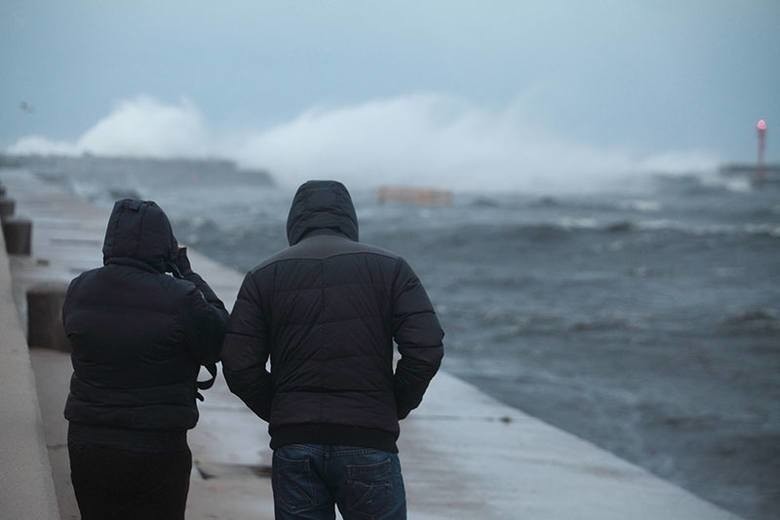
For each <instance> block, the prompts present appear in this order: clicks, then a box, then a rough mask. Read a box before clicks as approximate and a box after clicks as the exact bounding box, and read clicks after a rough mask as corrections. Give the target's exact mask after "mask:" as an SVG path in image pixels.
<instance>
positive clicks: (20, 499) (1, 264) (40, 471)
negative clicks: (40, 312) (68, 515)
mask: <svg viewBox="0 0 780 520" xmlns="http://www.w3.org/2000/svg"><path fill="white" fill-rule="evenodd" d="M0 384H1V385H2V394H1V395H0V518H3V519H6V518H7V519H9V520H10V519H25V520H39V519H40V520H59V518H60V514H59V510H58V506H57V496H56V494H55V490H54V482H53V480H52V473H51V464H50V463H49V455H48V451H47V449H46V438H45V436H44V429H43V421H42V420H41V412H40V409H39V407H38V394H37V391H36V387H35V375H34V374H33V368H32V363H31V362H30V353H29V350H28V348H27V340H26V339H25V335H24V331H23V330H22V327H21V324H20V321H19V314H18V313H17V309H16V305H15V304H14V299H13V288H12V280H11V271H10V266H9V260H8V255H7V254H6V245H5V239H4V237H3V234H2V233H0Z"/></svg>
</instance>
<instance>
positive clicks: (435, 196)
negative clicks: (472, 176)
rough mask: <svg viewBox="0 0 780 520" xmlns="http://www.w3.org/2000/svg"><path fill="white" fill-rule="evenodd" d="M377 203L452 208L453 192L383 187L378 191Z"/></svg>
mask: <svg viewBox="0 0 780 520" xmlns="http://www.w3.org/2000/svg"><path fill="white" fill-rule="evenodd" d="M377 201H379V203H380V204H386V203H388V202H397V203H401V204H412V205H415V206H451V205H452V192H451V191H448V190H437V189H432V188H411V187H403V186H382V187H380V188H379V190H377Z"/></svg>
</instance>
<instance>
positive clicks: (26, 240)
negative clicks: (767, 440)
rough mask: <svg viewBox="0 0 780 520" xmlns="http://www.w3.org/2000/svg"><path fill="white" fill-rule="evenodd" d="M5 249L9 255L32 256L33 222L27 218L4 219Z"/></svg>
mask: <svg viewBox="0 0 780 520" xmlns="http://www.w3.org/2000/svg"><path fill="white" fill-rule="evenodd" d="M2 225H3V237H4V238H5V250H6V252H7V253H8V254H9V255H25V256H30V253H31V252H32V222H31V221H30V220H28V219H26V218H18V217H8V218H5V219H3V224H2Z"/></svg>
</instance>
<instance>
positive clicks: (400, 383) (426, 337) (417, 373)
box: [393, 259, 444, 419]
mask: <svg viewBox="0 0 780 520" xmlns="http://www.w3.org/2000/svg"><path fill="white" fill-rule="evenodd" d="M393 337H394V339H395V342H396V343H397V344H398V352H399V353H400V354H401V359H400V360H399V361H398V364H397V365H396V369H395V380H394V387H395V400H396V406H397V409H398V418H399V419H403V418H405V417H406V416H407V415H409V412H411V411H412V410H414V409H415V408H417V406H419V405H420V402H421V401H422V398H423V394H424V393H425V390H426V389H427V388H428V384H429V383H430V382H431V379H433V376H434V375H435V374H436V372H437V371H438V369H439V365H440V364H441V359H442V357H443V356H444V346H443V345H442V340H443V339H444V331H443V330H442V328H441V326H440V325H439V320H438V318H437V317H436V313H435V312H434V310H433V305H431V301H430V299H429V298H428V294H427V293H426V292H425V289H424V288H423V286H422V284H421V283H420V280H419V278H417V275H415V274H414V271H412V268H411V267H409V264H407V263H406V261H405V260H403V259H400V260H399V265H398V267H397V275H396V277H395V280H394V283H393Z"/></svg>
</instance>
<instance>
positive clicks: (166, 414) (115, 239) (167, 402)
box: [62, 199, 228, 432]
mask: <svg viewBox="0 0 780 520" xmlns="http://www.w3.org/2000/svg"><path fill="white" fill-rule="evenodd" d="M177 253H178V244H177V243H176V239H175V238H174V236H173V232H172V230H171V225H170V223H169V221H168V218H167V217H166V216H165V213H163V211H162V209H160V208H159V207H158V206H157V205H156V204H155V203H154V202H142V201H137V200H131V199H125V200H121V201H118V202H117V203H116V204H115V206H114V210H113V212H112V213H111V217H110V219H109V221H108V227H107V229H106V239H105V243H104V246H103V262H104V264H105V265H104V266H103V267H101V268H99V269H94V270H91V271H87V272H85V273H83V274H81V275H80V276H78V277H77V278H76V279H74V280H73V281H72V282H71V284H70V287H69V288H68V293H67V296H66V299H65V304H64V306H63V311H62V316H63V323H64V325H65V332H66V333H67V335H68V338H70V342H71V345H72V347H73V354H72V356H71V357H72V361H73V377H72V379H71V385H70V394H69V395H68V400H67V404H66V407H65V417H66V418H67V419H68V420H69V421H71V428H73V426H74V424H77V425H87V426H91V427H102V428H106V429H117V430H152V431H181V432H183V431H185V430H187V429H189V428H192V427H193V426H195V423H196V422H197V419H198V409H197V406H196V405H195V398H196V391H197V389H196V378H197V374H198V370H199V368H200V366H201V365H207V364H213V363H214V362H215V361H216V360H217V359H218V357H219V349H220V347H221V344H222V339H223V337H224V331H225V326H226V324H227V319H228V315H227V311H226V310H225V307H224V305H223V304H222V302H221V301H220V300H219V299H218V298H217V296H216V295H215V294H214V292H213V291H212V290H211V289H210V288H209V286H208V285H207V284H206V282H204V281H203V279H202V278H201V277H200V276H198V275H197V274H196V273H194V272H192V270H191V269H189V263H188V262H186V261H182V260H180V261H179V266H180V269H177V268H176V267H174V266H175V265H176V264H175V261H176V258H177ZM170 271H177V276H179V277H173V276H171V275H168V274H165V273H166V272H170ZM179 271H181V272H179ZM79 431H81V430H79Z"/></svg>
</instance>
